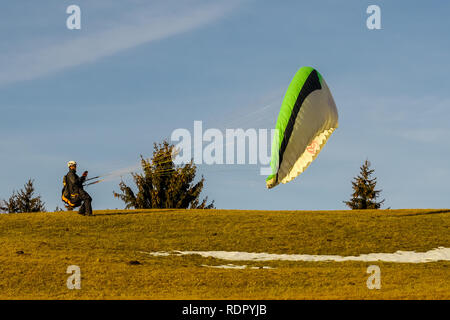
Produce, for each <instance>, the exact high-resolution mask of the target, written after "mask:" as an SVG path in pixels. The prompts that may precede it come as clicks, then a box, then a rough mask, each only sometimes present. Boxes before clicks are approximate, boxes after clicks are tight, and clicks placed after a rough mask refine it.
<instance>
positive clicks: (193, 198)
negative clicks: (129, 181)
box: [113, 141, 214, 209]
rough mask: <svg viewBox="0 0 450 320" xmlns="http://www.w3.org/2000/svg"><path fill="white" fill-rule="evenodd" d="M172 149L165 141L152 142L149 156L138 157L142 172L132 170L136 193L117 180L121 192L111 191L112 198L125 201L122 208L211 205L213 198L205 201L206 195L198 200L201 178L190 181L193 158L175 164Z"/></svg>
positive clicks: (201, 184) (206, 206)
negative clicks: (183, 162) (208, 202)
mask: <svg viewBox="0 0 450 320" xmlns="http://www.w3.org/2000/svg"><path fill="white" fill-rule="evenodd" d="M173 151H174V146H173V145H171V144H169V142H167V141H164V142H163V143H162V144H156V143H155V144H154V151H153V157H152V158H151V159H144V158H143V157H142V156H141V166H142V170H143V173H142V174H139V173H132V176H133V180H134V183H135V184H136V187H137V192H135V191H133V189H132V188H131V187H129V186H127V185H126V184H125V183H124V182H123V181H121V182H120V184H119V188H120V190H121V193H117V192H113V194H114V197H116V198H119V199H121V200H122V201H123V202H125V208H126V209H129V208H135V209H150V208H183V209H187V208H191V209H211V208H214V201H213V202H212V203H210V204H207V201H208V197H206V198H205V199H204V200H202V201H200V193H201V192H202V190H203V185H204V181H205V178H204V177H203V176H202V178H201V179H200V181H198V182H197V183H194V182H193V181H194V179H195V175H196V171H197V167H196V166H195V164H194V163H193V161H192V160H191V162H190V163H187V164H184V165H181V166H176V165H175V164H174V162H173V156H174V154H173Z"/></svg>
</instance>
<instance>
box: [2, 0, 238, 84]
mask: <svg viewBox="0 0 450 320" xmlns="http://www.w3.org/2000/svg"><path fill="white" fill-rule="evenodd" d="M237 4H238V2H237V1H226V2H225V1H223V2H218V1H213V2H210V3H208V4H206V5H205V4H201V5H199V4H194V3H192V4H191V5H190V6H189V7H187V6H184V7H182V8H180V7H178V8H177V9H175V10H174V8H173V7H166V8H161V7H159V8H156V9H157V10H159V11H160V12H157V13H156V14H155V12H154V9H155V8H153V7H146V8H145V9H144V8H140V10H139V12H135V13H134V16H133V14H127V15H126V19H122V20H126V21H127V22H124V21H117V20H115V21H114V22H115V23H116V24H115V25H117V26H115V25H113V26H111V27H110V28H109V29H106V30H101V31H97V32H85V33H83V35H82V36H79V37H77V38H72V39H69V40H68V39H64V40H61V41H59V42H57V43H56V44H52V45H47V46H46V47H42V48H29V50H26V51H25V50H24V46H23V44H21V46H20V47H21V52H14V53H12V52H6V53H4V54H2V55H1V56H0V69H1V70H2V72H1V73H0V85H4V84H8V83H13V82H17V81H22V80H32V79H35V78H39V77H41V76H44V75H48V74H51V73H54V72H58V71H60V70H63V69H66V68H70V67H75V66H78V65H82V64H85V63H91V62H94V61H96V60H98V59H100V58H102V57H106V56H110V55H113V54H115V53H117V52H120V51H122V50H126V49H130V48H133V47H136V46H139V45H142V44H145V43H149V42H152V41H155V40H160V39H164V38H167V37H170V36H173V35H177V34H180V33H184V32H187V31H190V30H193V29H195V28H197V27H200V26H203V25H205V24H207V23H210V22H213V21H215V20H217V19H219V18H221V17H223V16H224V15H226V14H227V13H229V12H230V11H231V10H232V9H233V8H235V7H236V5H237ZM145 11H147V12H145ZM149 17H150V18H149ZM122 18H124V17H122ZM130 21H131V22H130ZM108 25H111V22H109V23H108ZM75 32H76V31H75ZM84 34H85V35H84ZM33 42H34V43H35V41H33ZM46 43H48V41H47V42H46Z"/></svg>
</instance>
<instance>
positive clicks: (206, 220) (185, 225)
mask: <svg viewBox="0 0 450 320" xmlns="http://www.w3.org/2000/svg"><path fill="white" fill-rule="evenodd" d="M0 244H1V247H0V299H17V298H20V299H36V298H37V299H329V298H332V299H380V298H381V299H385V298H391V299H449V298H450V282H449V281H448V279H450V262H432V263H419V264H401V263H385V262H376V263H373V262H372V263H367V262H286V261H270V262H247V261H246V262H232V263H233V264H234V265H247V266H256V267H263V266H267V267H271V268H273V269H262V268H258V269H250V268H247V269H242V270H241V269H239V270H235V269H216V268H208V267H204V266H202V265H209V266H215V265H224V264H228V263H230V261H223V260H219V259H214V258H203V257H201V256H198V255H191V256H167V257H153V256H150V255H147V254H145V253H142V252H150V251H172V250H189V251H197V250H199V251H200V250H202V251H212V250H214V251H219V250H223V251H245V252H268V253H288V254H293V253H297V254H321V255H324V254H333V255H342V256H347V255H359V254H364V253H373V252H386V253H390V252H395V251H397V250H415V251H428V250H430V249H434V248H437V247H439V246H442V247H447V248H448V247H450V210H415V209H407V210H378V211H283V212H277V211H238V210H115V211H96V212H95V216H93V217H84V216H79V215H78V214H76V213H74V212H63V213H36V214H10V215H0ZM131 261H138V262H139V264H137V263H136V262H135V264H132V263H130V262H131ZM371 264H376V265H378V266H380V268H381V275H382V278H381V282H382V288H381V289H380V290H369V289H367V287H366V280H367V278H368V276H369V275H368V274H367V273H366V269H367V267H368V266H369V265H371ZM69 265H78V266H79V267H80V268H81V275H82V284H81V286H82V287H81V290H68V289H67V287H66V280H67V278H68V276H69V274H66V269H67V267H68V266H69Z"/></svg>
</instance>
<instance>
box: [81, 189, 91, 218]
mask: <svg viewBox="0 0 450 320" xmlns="http://www.w3.org/2000/svg"><path fill="white" fill-rule="evenodd" d="M80 201H81V202H82V203H81V206H80V210H79V211H78V213H79V214H84V215H87V216H91V215H92V198H91V196H90V195H89V194H88V193H87V192H86V191H84V190H81V192H80Z"/></svg>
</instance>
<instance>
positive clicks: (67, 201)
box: [61, 175, 81, 211]
mask: <svg viewBox="0 0 450 320" xmlns="http://www.w3.org/2000/svg"><path fill="white" fill-rule="evenodd" d="M61 200H62V201H63V202H64V206H65V207H66V209H67V210H69V211H71V210H73V209H74V208H76V207H79V206H81V200H80V195H79V194H78V193H70V190H69V187H68V186H67V175H65V176H64V178H63V189H62V194H61Z"/></svg>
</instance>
